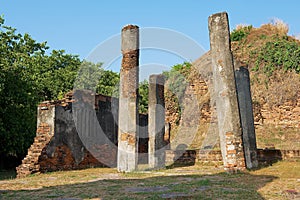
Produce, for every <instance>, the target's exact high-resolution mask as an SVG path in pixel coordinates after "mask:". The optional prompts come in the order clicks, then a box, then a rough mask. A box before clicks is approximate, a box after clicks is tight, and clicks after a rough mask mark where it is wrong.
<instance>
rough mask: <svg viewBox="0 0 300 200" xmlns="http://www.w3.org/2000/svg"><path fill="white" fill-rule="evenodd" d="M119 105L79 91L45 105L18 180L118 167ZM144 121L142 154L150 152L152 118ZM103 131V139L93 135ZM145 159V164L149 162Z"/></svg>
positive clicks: (39, 108) (109, 98) (19, 167)
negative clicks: (97, 168) (149, 135)
mask: <svg viewBox="0 0 300 200" xmlns="http://www.w3.org/2000/svg"><path fill="white" fill-rule="evenodd" d="M118 103H119V100H118V99H117V98H112V97H108V96H104V95H94V94H93V93H91V92H89V91H76V92H75V94H73V93H68V94H67V95H66V97H65V98H64V99H63V100H59V101H47V102H43V103H41V104H40V105H39V106H38V120H37V121H38V122H37V127H38V128H37V132H36V137H35V139H34V143H33V144H32V145H31V147H30V148H29V149H28V154H27V156H26V157H25V158H24V160H23V161H22V164H21V165H20V166H18V167H17V174H18V177H24V176H27V175H29V174H33V173H40V172H49V171H58V170H73V169H84V168H89V167H105V166H109V167H115V166H116V164H117V143H118V139H117V138H118V121H117V120H118ZM74 118H76V120H77V122H76V120H75V119H74ZM140 119H141V120H140V123H141V126H140V127H141V128H140V132H142V136H143V137H142V138H141V141H140V142H139V144H140V151H141V153H147V142H148V138H147V135H148V132H147V120H148V117H147V115H141V116H140ZM80 120H81V121H80ZM102 131H103V133H104V136H102V137H100V138H99V137H98V136H97V135H96V136H95V135H93V134H95V133H96V134H98V133H99V132H102ZM144 157H145V156H144ZM144 157H141V161H143V162H146V161H145V158H144Z"/></svg>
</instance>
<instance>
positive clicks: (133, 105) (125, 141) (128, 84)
mask: <svg viewBox="0 0 300 200" xmlns="http://www.w3.org/2000/svg"><path fill="white" fill-rule="evenodd" d="M122 54H123V59H122V67H121V72H120V97H119V130H118V164H117V168H118V171H119V172H131V171H134V170H136V169H137V162H138V124H139V123H138V120H139V118H138V84H139V67H138V66H139V28H138V26H134V25H128V26H125V27H124V28H123V29H122Z"/></svg>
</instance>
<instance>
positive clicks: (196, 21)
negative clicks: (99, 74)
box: [0, 0, 300, 71]
mask: <svg viewBox="0 0 300 200" xmlns="http://www.w3.org/2000/svg"><path fill="white" fill-rule="evenodd" d="M299 8H300V1H297V0H290V1H280V0H272V1H271V0H261V1H258V0H251V1H237V0H235V1H234V0H232V1H216V0H206V1H202V0H186V1H175V0H173V1H169V0H165V1H163V0H160V1H158V0H152V1H143V0H138V1H137V0H132V1H130V0H127V1H121V0H120V1H100V0H97V1H96V0H89V1H74V0H72V1H70V0H63V1H62V0H61V1H58V0H51V1H40V0H39V1H38V0H28V1H16V0H6V1H4V0H0V13H1V14H3V15H4V18H5V23H6V24H7V25H10V26H12V27H15V28H17V30H18V31H19V32H21V33H25V32H26V33H29V34H30V35H31V36H32V37H33V38H34V39H35V40H37V41H38V42H43V41H47V42H48V45H49V46H50V47H51V49H64V50H66V52H67V53H70V54H76V55H79V56H80V58H82V59H85V58H87V57H88V55H89V54H90V52H91V51H92V50H93V49H95V47H96V46H97V45H98V44H100V43H103V42H104V41H106V40H107V39H108V38H110V37H112V36H113V35H116V34H119V33H120V30H121V28H122V27H123V26H124V25H126V24H136V25H138V26H139V27H140V28H144V27H161V28H167V29H172V30H175V31H178V32H180V33H182V34H184V35H185V36H187V37H189V38H192V39H193V40H194V41H195V42H197V43H198V44H199V45H201V46H202V47H203V48H204V50H208V49H209V35H208V28H207V19H208V17H209V15H211V14H213V13H216V12H222V11H226V12H228V14H229V20H230V28H231V30H232V29H233V28H234V27H235V26H236V25H238V24H252V25H253V26H255V27H259V26H260V25H261V24H264V23H268V22H269V21H270V20H271V19H272V18H274V17H276V18H279V19H282V20H283V21H284V22H286V23H288V24H289V26H290V35H299V34H300V21H299V19H300V12H299ZM152 54H153V55H152ZM154 54H159V53H157V52H156V53H153V52H151V51H150V52H148V53H147V52H145V53H144V56H142V55H141V56H142V57H141V64H147V63H162V64H163V65H173V64H176V63H178V62H181V60H180V59H179V58H176V56H175V57H174V56H170V55H168V56H166V55H163V54H162V55H157V56H154ZM199 54H201V52H199ZM145 57H149V59H148V60H147V59H146V58H145ZM151 59H152V60H151ZM115 63H116V64H115V65H119V64H118V60H117V61H115ZM113 68H114V67H113ZM114 69H115V68H114ZM115 70H116V71H117V69H115Z"/></svg>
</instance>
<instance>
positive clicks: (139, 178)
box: [0, 162, 300, 200]
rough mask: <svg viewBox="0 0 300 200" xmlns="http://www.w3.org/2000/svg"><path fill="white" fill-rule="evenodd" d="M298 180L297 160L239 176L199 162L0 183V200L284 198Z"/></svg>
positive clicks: (59, 174) (297, 185)
mask: <svg viewBox="0 0 300 200" xmlns="http://www.w3.org/2000/svg"><path fill="white" fill-rule="evenodd" d="M297 177H300V163H299V162H278V163H275V164H274V165H273V166H270V167H267V168H262V169H259V170H257V171H245V172H243V173H238V174H227V173H226V172H224V171H223V169H222V167H215V166H202V165H200V164H196V165H194V166H189V167H179V168H172V169H165V170H159V171H153V172H135V173H128V174H124V173H117V172H116V170H115V169H106V168H94V169H86V170H77V171H67V172H53V173H47V174H39V175H35V176H30V177H27V178H22V179H6V180H2V181H0V191H1V192H0V195H1V196H0V199H1V197H2V199H8V200H9V199H22V200H23V199H33V200H34V199H63V198H78V199H94V200H96V199H162V198H163V197H164V198H174V199H289V198H291V196H289V195H290V194H287V193H286V192H285V191H287V190H296V189H298V188H300V181H299V180H298V179H299V178H298V179H297ZM298 190H299V189H298ZM298 192H300V191H298ZM176 195H177V197H176Z"/></svg>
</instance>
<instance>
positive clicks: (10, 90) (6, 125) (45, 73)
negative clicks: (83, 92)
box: [0, 17, 81, 167]
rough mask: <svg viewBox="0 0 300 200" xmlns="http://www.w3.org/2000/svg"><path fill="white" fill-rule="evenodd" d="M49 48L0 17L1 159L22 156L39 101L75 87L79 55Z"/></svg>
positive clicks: (30, 141) (33, 126)
mask: <svg viewBox="0 0 300 200" xmlns="http://www.w3.org/2000/svg"><path fill="white" fill-rule="evenodd" d="M48 49H49V48H48V47H47V46H46V42H42V43H38V42H36V41H35V40H33V39H32V38H31V37H30V35H29V34H24V35H22V34H20V33H16V29H14V28H12V27H8V26H5V25H4V19H3V18H2V17H0V96H1V98H0V145H1V148H0V159H3V157H5V156H9V155H13V156H16V157H19V158H21V157H23V156H24V155H25V153H26V151H27V149H28V147H29V146H30V144H31V143H32V141H33V138H34V136H35V131H36V130H35V129H36V110H37V109H36V107H37V105H38V103H39V102H41V101H43V100H46V99H57V98H58V97H59V95H61V94H63V93H65V92H67V91H69V90H71V89H72V88H73V82H74V80H75V77H76V74H77V70H78V68H79V66H80V63H81V62H80V60H79V58H78V57H77V56H73V55H68V54H65V53H64V51H62V50H60V51H55V50H54V51H52V53H51V54H50V55H49V54H48V55H47V54H46V51H47V50H48ZM1 163H2V162H1V160H0V164H1ZM0 167H1V166H0Z"/></svg>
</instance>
